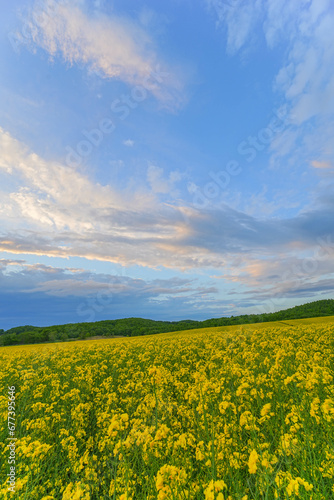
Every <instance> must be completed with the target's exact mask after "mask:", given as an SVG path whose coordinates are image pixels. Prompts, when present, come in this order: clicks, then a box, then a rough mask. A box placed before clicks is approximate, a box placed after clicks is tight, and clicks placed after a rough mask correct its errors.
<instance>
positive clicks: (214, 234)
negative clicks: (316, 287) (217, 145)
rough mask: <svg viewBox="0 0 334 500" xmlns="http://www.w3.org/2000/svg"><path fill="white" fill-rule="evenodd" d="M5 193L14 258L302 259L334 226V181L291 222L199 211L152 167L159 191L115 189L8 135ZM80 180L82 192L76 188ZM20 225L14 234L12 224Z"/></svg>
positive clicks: (170, 262) (151, 262)
mask: <svg viewBox="0 0 334 500" xmlns="http://www.w3.org/2000/svg"><path fill="white" fill-rule="evenodd" d="M0 149H1V151H2V155H1V159H0V171H1V170H2V171H3V172H4V174H3V175H6V176H7V177H8V178H10V179H12V178H13V179H15V182H13V183H8V186H10V188H9V187H8V189H7V191H6V190H4V189H3V192H2V197H1V204H0V216H1V227H2V230H1V237H0V249H1V250H3V251H8V252H12V253H15V254H23V253H31V254H36V255H49V256H60V257H69V256H79V257H84V258H87V259H97V260H102V261H103V260H104V261H109V262H115V263H121V264H124V265H132V264H139V265H142V266H149V267H157V266H164V267H167V268H174V269H196V268H200V267H217V268H225V266H227V267H228V266H229V263H231V262H234V259H235V257H236V255H245V254H247V255H248V256H250V257H252V258H257V257H259V256H260V255H261V256H265V255H267V256H268V255H275V256H277V259H282V255H283V254H284V253H285V255H290V254H291V255H293V253H294V251H295V247H296V246H297V249H298V251H300V250H303V251H307V250H310V249H312V248H313V247H314V245H315V244H316V242H317V238H326V237H327V236H328V235H332V234H333V232H334V227H333V220H332V217H331V213H332V212H333V196H332V192H333V186H332V185H331V184H329V183H328V182H327V183H326V186H325V187H324V188H323V189H322V190H320V192H319V193H318V198H316V199H315V200H314V201H313V205H312V206H309V207H308V208H304V209H303V210H302V211H301V212H300V213H299V214H298V215H296V216H295V217H291V218H288V219H283V218H278V217H276V218H271V217H265V216H263V214H262V216H261V217H259V216H255V215H252V214H251V211H249V213H244V212H242V211H240V210H236V209H232V208H231V207H229V206H227V205H222V206H221V207H220V208H217V209H205V210H204V209H203V210H196V209H194V208H191V207H189V206H188V207H187V206H186V204H185V203H184V202H183V204H179V205H177V204H176V203H175V199H174V200H172V201H173V203H171V201H170V202H169V203H168V200H167V201H166V197H167V196H168V193H167V187H168V188H170V187H171V186H172V185H174V183H176V182H177V179H178V178H179V177H178V176H177V175H176V174H175V175H174V174H173V175H172V174H171V175H170V176H169V177H168V178H167V179H166V178H165V177H164V176H163V171H162V170H161V169H160V168H158V167H155V166H154V167H151V168H150V170H149V180H150V183H151V190H149V189H148V188H146V190H143V189H144V188H142V189H140V188H137V189H136V190H134V189H132V190H129V189H125V190H123V191H120V190H117V191H116V190H115V189H113V187H111V186H102V185H100V184H98V183H96V182H94V181H93V179H90V178H88V177H87V176H85V175H83V174H82V173H81V172H79V171H77V170H75V169H73V168H70V167H67V166H64V165H63V164H61V163H59V162H56V161H46V160H44V159H43V158H41V157H40V156H38V155H36V154H35V153H33V152H31V151H30V150H29V149H28V148H27V147H26V146H25V145H24V144H22V143H21V142H19V141H17V140H16V139H14V138H13V137H12V136H11V135H10V134H8V133H6V132H5V131H3V130H1V131H0ZM73 186H75V187H76V188H75V190H74V189H73ZM13 227H15V232H14V231H13V230H12V228H13Z"/></svg>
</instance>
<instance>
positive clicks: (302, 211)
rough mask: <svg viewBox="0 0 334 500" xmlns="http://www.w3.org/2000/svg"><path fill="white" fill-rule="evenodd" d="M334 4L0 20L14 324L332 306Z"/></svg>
mask: <svg viewBox="0 0 334 500" xmlns="http://www.w3.org/2000/svg"><path fill="white" fill-rule="evenodd" d="M333 25H334V6H333V4H332V3H331V2H330V0H301V1H300V2H289V1H286V0H226V1H224V0H195V1H193V2H190V1H187V0H184V1H182V2H181V1H179V0H172V1H170V2H159V3H158V2H154V1H146V2H138V1H136V2H135V1H133V0H128V1H124V0H122V1H120V0H119V1H118V0H116V1H103V0H101V1H98V0H96V1H92V0H90V1H88V0H72V1H69V0H49V1H46V0H39V1H20V0H18V1H17V2H15V4H14V5H12V4H7V5H4V6H3V9H2V16H1V20H0V33H1V43H0V51H1V52H0V56H1V57H0V60H1V63H0V64H1V68H0V70H1V71H0V75H1V76H0V181H1V184H0V191H1V193H0V194H1V198H0V222H1V224H0V280H1V281H0V283H1V287H0V328H4V329H7V328H10V327H12V326H17V325H20V324H34V325H41V326H43V325H51V324H61V323H66V322H77V321H96V320H100V319H112V318H120V317H131V316H140V317H145V318H152V319H166V320H178V319H185V318H191V319H205V318H210V317H221V316H230V315H237V314H251V313H262V312H272V311H276V310H279V309H284V308H287V307H291V306H293V305H298V304H302V303H305V302H311V301H313V300H319V299H322V298H331V297H332V296H333V288H334V282H333V271H334V269H333V254H334V231H333V229H334V223H333V205H334V202H333V178H334V175H333V174H334V168H333V167H334V163H333V158H334V155H333V148H334V145H333V144H334V143H333V133H334V120H333V118H334V70H333V68H334V30H333Z"/></svg>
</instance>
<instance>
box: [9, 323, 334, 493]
mask: <svg viewBox="0 0 334 500" xmlns="http://www.w3.org/2000/svg"><path fill="white" fill-rule="evenodd" d="M288 323H289V324H279V323H277V324H274V323H271V324H268V323H267V324H261V325H259V324H258V325H245V326H242V327H225V328H221V327H218V328H211V329H201V330H190V331H187V332H177V333H173V334H160V335H155V336H149V337H136V338H125V339H109V340H96V341H83V342H73V343H58V344H45V345H38V346H36V345H32V346H31V345H30V346H22V347H3V348H1V349H0V378H1V387H2V393H1V396H0V398H1V400H0V401H1V406H0V410H1V423H0V425H1V427H0V434H1V439H0V446H1V449H0V454H1V461H0V462H1V464H2V465H1V486H0V488H1V489H0V498H1V499H9V498H15V499H16V498H18V499H27V500H28V499H29V500H52V499H55V500H58V499H59V500H74V499H77V500H80V499H83V500H85V499H87V500H88V499H94V500H95V499H99V500H102V499H103V500H106V499H117V500H126V499H127V500H129V499H133V500H141V499H149V500H150V499H151V500H155V499H157V500H172V499H175V500H178V499H182V500H186V499H189V500H190V499H191V500H192V499H198V500H202V499H205V500H211V499H212V500H213V499H217V500H223V499H224V500H226V499H229V500H232V499H233V500H260V499H261V500H262V499H266V500H271V499H294V498H300V499H313V500H320V499H323V500H328V499H331V498H334V384H333V375H334V373H333V372H334V335H333V334H334V321H333V318H328V319H323V320H321V321H320V320H318V321H316V322H312V321H310V320H309V321H308V322H307V321H306V320H305V321H304V322H303V321H295V322H291V321H290V322H288ZM12 386H15V389H16V412H15V413H16V437H17V441H16V477H17V479H16V493H15V494H13V493H11V492H8V491H7V482H6V481H7V474H8V472H9V465H8V463H7V458H8V451H9V450H8V446H7V444H6V443H7V442H8V441H6V440H7V438H8V425H7V411H8V409H7V400H8V396H7V390H8V387H12Z"/></svg>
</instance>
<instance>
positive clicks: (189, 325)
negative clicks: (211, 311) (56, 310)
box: [0, 299, 334, 346]
mask: <svg viewBox="0 0 334 500" xmlns="http://www.w3.org/2000/svg"><path fill="white" fill-rule="evenodd" d="M319 316H334V300H333V299H327V300H318V301H316V302H310V303H308V304H304V305H301V306H295V307H291V308H290V309H285V310H282V311H278V312H275V313H265V314H244V315H241V316H231V317H229V318H213V319H207V320H205V321H193V320H182V321H154V320H151V319H143V318H125V319H115V320H105V321H96V322H94V323H69V324H66V325H55V326H47V327H36V326H31V325H26V326H18V327H14V328H10V329H9V330H7V331H5V330H2V329H0V346H6V345H19V344H36V343H41V342H59V341H70V340H73V339H86V338H89V337H94V336H104V337H115V336H125V337H134V336H138V335H152V334H156V333H166V332H173V331H180V330H191V329H194V328H208V327H214V326H228V325H245V324H249V323H263V322H267V321H284V320H291V319H302V318H315V317H319Z"/></svg>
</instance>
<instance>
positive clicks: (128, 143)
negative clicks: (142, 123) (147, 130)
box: [123, 139, 135, 148]
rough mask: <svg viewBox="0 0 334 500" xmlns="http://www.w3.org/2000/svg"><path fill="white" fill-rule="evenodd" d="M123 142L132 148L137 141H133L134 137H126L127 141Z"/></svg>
mask: <svg viewBox="0 0 334 500" xmlns="http://www.w3.org/2000/svg"><path fill="white" fill-rule="evenodd" d="M123 144H124V146H127V147H128V148H132V147H133V146H134V144H135V141H133V140H132V139H126V140H125V141H123Z"/></svg>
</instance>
